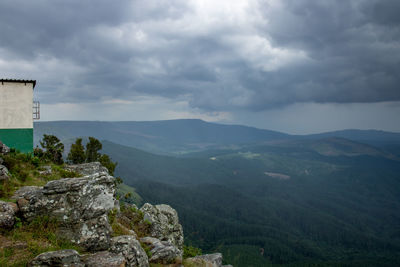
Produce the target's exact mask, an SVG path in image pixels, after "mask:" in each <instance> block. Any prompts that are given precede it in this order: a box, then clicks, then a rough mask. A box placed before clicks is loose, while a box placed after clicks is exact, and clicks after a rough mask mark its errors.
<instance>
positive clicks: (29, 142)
mask: <svg viewBox="0 0 400 267" xmlns="http://www.w3.org/2000/svg"><path fill="white" fill-rule="evenodd" d="M35 85H36V81H34V80H11V79H0V141H2V142H3V143H4V144H6V145H7V146H9V147H11V148H16V149H18V150H20V151H21V152H32V150H33V117H34V116H33V114H37V115H38V112H36V113H35V112H34V108H36V105H35V104H34V103H33V89H34V88H35Z"/></svg>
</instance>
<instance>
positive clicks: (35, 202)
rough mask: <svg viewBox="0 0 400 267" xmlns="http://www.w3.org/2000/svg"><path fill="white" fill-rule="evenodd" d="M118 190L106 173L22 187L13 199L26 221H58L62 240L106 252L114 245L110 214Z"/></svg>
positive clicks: (112, 179)
mask: <svg viewBox="0 0 400 267" xmlns="http://www.w3.org/2000/svg"><path fill="white" fill-rule="evenodd" d="M114 187H115V178H114V177H112V176H110V175H108V174H107V173H105V172H103V173H95V174H92V175H89V176H85V177H82V178H66V179H60V180H56V181H50V182H49V183H47V184H46V185H45V186H44V187H36V186H29V187H22V188H20V189H19V190H18V191H17V192H15V194H14V197H13V198H15V199H16V200H17V203H18V206H19V209H20V213H21V216H22V217H23V219H25V220H27V221H32V220H33V219H35V218H36V217H38V216H49V217H51V218H55V219H56V220H57V222H58V223H60V227H59V234H60V235H61V236H63V237H65V238H67V239H69V240H70V241H71V242H73V243H75V244H78V245H80V246H82V247H84V248H85V249H87V250H102V249H106V248H108V246H109V242H110V235H111V227H110V225H109V223H108V219H107V213H108V211H110V210H112V209H113V208H114V202H115V198H114V193H115V188H114Z"/></svg>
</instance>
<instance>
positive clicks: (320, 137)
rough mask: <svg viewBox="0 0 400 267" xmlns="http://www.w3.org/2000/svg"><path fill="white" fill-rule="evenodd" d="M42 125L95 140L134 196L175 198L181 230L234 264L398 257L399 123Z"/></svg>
mask: <svg viewBox="0 0 400 267" xmlns="http://www.w3.org/2000/svg"><path fill="white" fill-rule="evenodd" d="M44 133H46V134H54V135H56V136H58V137H59V138H60V139H61V140H63V142H64V143H65V144H70V143H72V142H73V141H74V139H75V138H76V137H88V136H94V137H96V138H98V139H100V140H102V143H103V152H104V153H106V154H108V155H110V156H111V158H112V159H113V160H114V161H117V162H118V166H117V169H116V175H119V176H121V177H122V179H123V181H124V183H125V184H126V185H127V186H126V188H125V189H124V190H125V191H126V190H128V191H129V188H130V187H129V186H131V187H133V188H134V189H133V190H134V193H135V199H133V200H132V201H133V202H136V203H137V204H141V203H138V202H142V203H143V202H146V201H149V202H152V203H167V204H170V205H172V206H174V207H175V208H176V209H177V211H178V213H179V216H180V218H181V220H182V224H183V226H184V229H185V240H187V242H188V243H189V244H190V245H194V246H198V247H201V248H202V249H203V251H206V252H213V251H221V252H223V254H224V257H225V260H226V261H227V263H230V264H233V265H234V266H396V265H400V227H399V226H400V214H399V213H398V210H400V175H399V174H400V145H399V144H400V134H398V133H388V132H382V131H375V130H368V131H362V130H345V131H338V132H329V133H322V134H313V135H289V134H285V133H279V132H275V131H268V130H262V129H256V128H252V127H245V126H239V125H222V124H215V123H208V122H204V121H200V120H173V121H156V122H80V121H78V122H75V121H61V122H40V123H36V124H35V142H36V143H38V140H40V138H41V136H42V135H43V134H44ZM67 147H68V145H67ZM136 193H138V194H139V195H140V196H137V194H136Z"/></svg>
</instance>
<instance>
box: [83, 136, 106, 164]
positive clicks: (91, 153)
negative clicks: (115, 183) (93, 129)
mask: <svg viewBox="0 0 400 267" xmlns="http://www.w3.org/2000/svg"><path fill="white" fill-rule="evenodd" d="M102 147H103V145H102V144H101V143H100V141H99V140H97V139H96V138H94V137H89V142H88V143H87V144H86V162H94V161H98V160H99V159H100V153H99V152H98V151H99V150H101V149H102Z"/></svg>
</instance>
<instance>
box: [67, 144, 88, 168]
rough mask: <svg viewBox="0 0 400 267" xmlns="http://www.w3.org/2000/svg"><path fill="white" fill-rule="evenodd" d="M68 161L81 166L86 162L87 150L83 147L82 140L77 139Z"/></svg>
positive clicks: (72, 146)
mask: <svg viewBox="0 0 400 267" xmlns="http://www.w3.org/2000/svg"><path fill="white" fill-rule="evenodd" d="M67 160H68V161H70V162H72V163H73V164H81V163H84V162H85V160H86V155H85V148H84V147H83V145H82V138H77V139H76V140H75V143H74V144H72V145H71V150H70V151H69V153H68V156H67Z"/></svg>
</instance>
